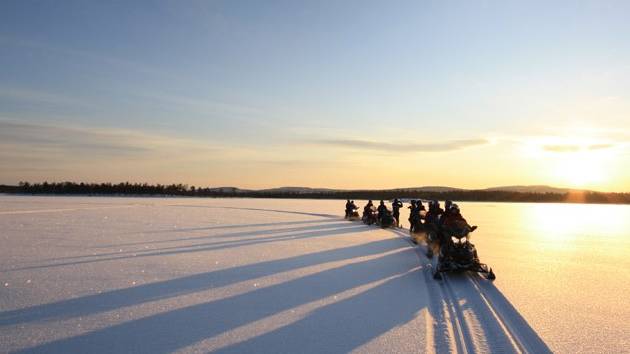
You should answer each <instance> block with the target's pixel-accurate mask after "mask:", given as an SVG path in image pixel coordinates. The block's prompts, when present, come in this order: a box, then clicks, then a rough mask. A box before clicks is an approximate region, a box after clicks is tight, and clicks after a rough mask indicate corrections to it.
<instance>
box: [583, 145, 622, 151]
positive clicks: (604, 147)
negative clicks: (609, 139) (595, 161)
mask: <svg viewBox="0 0 630 354" xmlns="http://www.w3.org/2000/svg"><path fill="white" fill-rule="evenodd" d="M614 146H615V145H614V144H592V145H589V146H588V149H589V150H601V149H610V148H612V147H614Z"/></svg>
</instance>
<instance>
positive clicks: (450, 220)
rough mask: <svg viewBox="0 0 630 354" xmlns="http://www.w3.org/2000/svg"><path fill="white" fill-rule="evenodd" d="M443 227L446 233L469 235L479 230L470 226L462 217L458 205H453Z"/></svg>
mask: <svg viewBox="0 0 630 354" xmlns="http://www.w3.org/2000/svg"><path fill="white" fill-rule="evenodd" d="M442 227H443V228H444V229H445V231H449V232H451V233H458V234H467V233H469V232H473V231H475V230H476V229H477V226H474V225H473V226H471V225H470V224H468V222H467V221H466V219H464V217H463V216H462V214H461V212H460V210H459V206H458V205H457V204H453V205H452V206H451V208H450V209H449V211H448V213H446V214H445V216H444V222H443V223H442Z"/></svg>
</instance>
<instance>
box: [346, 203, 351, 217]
mask: <svg viewBox="0 0 630 354" xmlns="http://www.w3.org/2000/svg"><path fill="white" fill-rule="evenodd" d="M350 215H352V203H351V202H350V199H348V200H346V218H349V217H350Z"/></svg>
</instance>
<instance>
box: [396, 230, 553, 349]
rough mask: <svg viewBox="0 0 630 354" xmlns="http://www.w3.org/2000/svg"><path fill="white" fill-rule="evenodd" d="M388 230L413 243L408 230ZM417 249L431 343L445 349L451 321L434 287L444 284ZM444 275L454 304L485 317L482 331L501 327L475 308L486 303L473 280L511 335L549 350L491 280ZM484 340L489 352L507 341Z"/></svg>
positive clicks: (421, 247) (422, 251)
mask: <svg viewBox="0 0 630 354" xmlns="http://www.w3.org/2000/svg"><path fill="white" fill-rule="evenodd" d="M391 231H392V232H393V233H394V234H396V235H398V236H401V237H403V238H405V239H407V240H408V241H409V243H410V244H411V245H412V246H414V244H413V243H412V242H411V240H410V238H409V234H408V233H405V232H403V231H401V230H396V229H391ZM416 251H417V254H418V258H419V259H420V264H421V266H422V268H423V269H424V275H425V280H426V282H427V290H428V291H429V296H430V298H431V300H432V301H431V304H430V306H428V310H429V313H430V314H431V316H432V317H433V320H434V334H435V338H434V343H435V345H436V347H437V348H448V347H449V344H448V339H447V332H448V326H449V324H448V321H451V320H449V319H448V318H447V317H446V316H445V314H444V306H443V305H444V304H443V301H442V300H443V299H442V296H443V293H442V292H441V291H439V289H438V288H437V287H438V286H443V285H444V284H443V283H442V282H440V281H437V280H434V279H433V275H432V269H433V262H432V260H431V259H429V258H427V256H426V246H425V245H419V246H416ZM445 276H447V277H448V281H449V282H450V283H451V284H452V285H454V286H452V287H451V288H452V290H453V292H454V296H455V298H454V299H452V300H453V301H455V302H456V303H459V304H461V310H462V311H465V310H468V311H471V312H473V313H475V314H476V315H478V316H479V315H482V316H487V317H481V318H480V321H479V326H480V327H481V329H482V330H483V332H484V333H488V334H492V333H502V332H503V330H502V328H501V326H500V325H499V323H498V322H496V320H495V319H494V317H492V316H491V314H490V313H485V314H484V313H480V311H479V310H478V308H485V307H486V305H485V304H484V300H483V298H482V296H481V294H480V293H479V291H477V290H476V289H475V288H474V286H473V285H472V282H473V279H475V280H476V281H477V284H478V285H479V287H480V288H482V289H483V291H484V292H485V293H486V295H487V296H488V297H489V301H491V302H492V305H493V307H494V308H495V309H496V310H497V311H499V315H500V316H501V318H502V320H503V321H504V322H507V323H508V325H509V327H510V328H512V329H514V330H516V331H517V332H518V333H514V335H516V336H517V337H518V338H519V339H520V340H521V342H523V344H524V345H525V346H526V347H527V349H528V350H529V351H530V352H535V353H551V350H550V349H549V347H548V346H547V344H545V342H544V341H543V340H542V338H540V336H539V335H538V333H536V331H535V330H534V329H533V328H532V327H531V326H530V325H529V323H527V321H526V320H525V319H524V318H523V316H522V315H521V314H520V313H519V312H518V310H517V309H516V308H514V306H513V305H512V304H511V303H510V301H509V300H508V299H507V298H506V297H505V296H504V295H503V294H502V293H501V291H500V290H499V289H498V288H497V287H496V286H494V284H493V283H492V282H491V281H488V280H486V279H484V278H482V277H480V276H479V274H470V273H469V274H449V275H445ZM463 290H466V291H463ZM460 315H463V314H460ZM462 318H463V317H462ZM487 339H488V341H486V343H485V344H486V345H487V348H488V350H489V352H504V351H505V350H506V347H505V345H507V344H508V343H507V342H505V341H501V340H499V339H497V338H487Z"/></svg>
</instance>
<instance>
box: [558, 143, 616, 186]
mask: <svg viewBox="0 0 630 354" xmlns="http://www.w3.org/2000/svg"><path fill="white" fill-rule="evenodd" d="M597 155H599V154H595V153H592V152H590V151H588V152H568V153H564V154H562V156H554V159H553V160H554V166H553V169H552V170H553V172H552V173H553V174H554V176H555V179H557V180H558V181H560V182H563V183H564V184H566V185H568V186H570V187H587V186H595V185H601V184H602V183H604V182H606V176H607V171H606V170H607V167H606V166H605V165H606V164H605V161H606V160H605V159H602V158H601V156H597Z"/></svg>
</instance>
